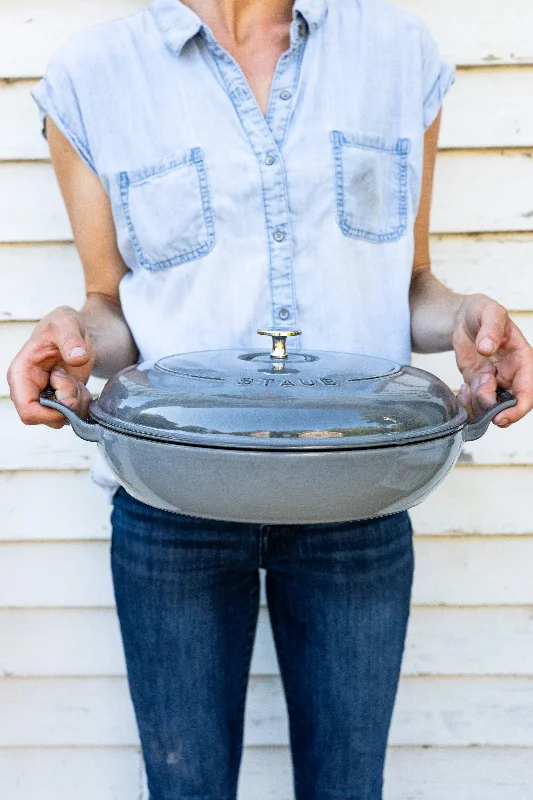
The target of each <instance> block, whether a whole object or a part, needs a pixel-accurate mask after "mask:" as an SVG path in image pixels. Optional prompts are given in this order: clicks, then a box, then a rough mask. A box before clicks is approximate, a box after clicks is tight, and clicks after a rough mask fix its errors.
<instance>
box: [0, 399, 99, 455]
mask: <svg viewBox="0 0 533 800" xmlns="http://www.w3.org/2000/svg"><path fill="white" fill-rule="evenodd" d="M0 430H2V431H3V437H2V438H3V447H2V448H1V450H0V471H2V470H20V469H36V470H40V469H49V468H50V467H52V466H53V467H54V468H55V469H67V470H72V469H87V468H88V467H89V466H90V464H91V462H92V460H93V459H94V458H95V457H96V455H97V448H96V445H92V444H91V443H90V442H84V441H82V440H81V439H79V438H78V437H77V436H76V435H75V434H74V432H73V431H72V429H71V428H70V427H69V426H65V427H64V428H61V430H53V429H52V428H48V427H46V426H45V425H36V426H32V425H23V424H22V422H21V421H20V419H19V417H18V415H17V412H16V410H15V406H14V405H13V403H12V402H11V401H10V400H7V399H3V400H2V399H0Z"/></svg>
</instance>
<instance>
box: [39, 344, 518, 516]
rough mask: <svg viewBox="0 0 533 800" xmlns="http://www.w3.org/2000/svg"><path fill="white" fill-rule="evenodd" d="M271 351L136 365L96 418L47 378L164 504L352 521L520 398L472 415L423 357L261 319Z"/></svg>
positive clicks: (93, 434)
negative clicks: (291, 339)
mask: <svg viewBox="0 0 533 800" xmlns="http://www.w3.org/2000/svg"><path fill="white" fill-rule="evenodd" d="M259 333H263V334H266V335H270V336H272V337H273V348H272V352H269V351H267V350H264V351H263V350H257V351H254V352H249V351H246V350H214V351H205V352H198V353H188V354H185V355H175V356H169V357H167V358H163V359H161V360H160V361H157V362H156V363H142V364H139V365H137V366H133V367H129V368H128V369H125V370H123V371H122V372H120V373H118V375H116V376H115V377H114V378H111V380H109V381H108V382H107V384H106V386H105V387H104V389H103V391H102V394H101V395H100V397H99V398H98V400H94V401H93V403H92V404H91V406H90V410H89V414H90V420H89V421H85V420H83V419H81V418H80V417H79V416H78V415H77V414H75V413H74V412H73V411H71V410H70V409H68V408H67V407H66V406H64V405H63V404H61V403H59V402H57V401H56V400H54V399H53V392H50V391H48V392H45V393H43V395H42V397H41V403H42V404H43V405H45V406H49V407H50V408H55V409H57V410H58V411H61V412H62V413H63V414H64V415H65V417H66V418H67V419H68V421H69V422H70V424H71V426H72V428H73V430H74V432H75V433H76V434H77V435H78V436H80V437H81V438H82V439H86V440H87V441H90V442H97V443H98V447H99V448H100V451H101V452H102V454H103V456H104V458H105V459H106V461H107V463H108V464H109V466H110V467H111V469H112V471H113V472H114V474H115V475H116V477H117V479H118V480H119V482H120V483H121V484H122V485H123V486H124V487H125V489H126V490H127V491H128V492H129V493H130V494H131V495H133V496H134V497H136V498H137V499H139V500H142V501H143V502H145V503H148V504H149V505H151V506H155V507H156V508H161V509H165V510H169V511H174V512H179V513H182V514H189V515H192V516H196V517H207V518H211V519H220V520H234V521H236V522H255V523H270V524H302V523H324V522H341V521H346V520H357V519H367V518H370V517H376V516H382V515H385V514H392V513H394V512H396V511H403V510H406V509H408V508H411V507H412V506H414V505H416V504H417V503H420V502H421V501H422V500H424V498H426V497H427V496H428V495H429V494H430V492H432V491H433V490H434V489H435V488H436V486H437V485H438V484H439V483H440V482H441V481H442V479H443V478H444V477H445V475H446V474H447V472H448V471H449V470H450V469H451V468H452V467H453V465H454V464H455V462H456V461H457V458H458V457H459V452H460V450H461V445H462V443H463V442H464V441H470V440H472V439H478V438H479V437H480V436H482V435H483V434H484V433H485V431H486V430H487V428H488V426H489V424H490V422H491V420H492V419H493V417H494V416H495V415H496V414H497V413H498V412H500V411H502V410H503V409H505V408H509V407H510V406H512V405H515V403H516V400H514V398H513V397H512V396H511V395H510V394H508V393H506V392H502V393H500V397H499V400H500V401H501V402H499V403H498V405H496V406H494V408H491V409H490V410H489V411H487V413H486V414H484V415H483V416H482V417H481V418H480V419H479V420H477V421H475V422H473V423H469V422H468V420H467V414H466V411H465V410H464V408H463V407H462V406H461V405H459V403H458V402H457V399H456V397H455V395H454V394H453V392H452V391H451V390H450V389H449V388H448V387H447V386H446V384H444V383H443V382H442V381H440V380H439V379H438V378H436V377H435V376H434V375H432V374H430V373H429V372H425V371H424V370H420V369H416V368H413V367H408V366H400V365H398V364H395V363H393V362H391V361H386V360H383V359H380V358H372V357H368V356H362V355H354V354H348V353H334V352H326V351H315V352H304V351H301V350H295V351H292V352H287V351H286V347H285V343H286V338H287V336H295V335H297V334H298V333H299V331H259Z"/></svg>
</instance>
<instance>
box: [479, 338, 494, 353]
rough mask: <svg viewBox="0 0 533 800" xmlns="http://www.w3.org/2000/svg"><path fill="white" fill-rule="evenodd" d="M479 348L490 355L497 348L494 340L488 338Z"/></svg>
mask: <svg viewBox="0 0 533 800" xmlns="http://www.w3.org/2000/svg"><path fill="white" fill-rule="evenodd" d="M479 346H480V347H481V349H482V350H487V351H488V352H489V353H492V352H493V350H494V349H495V347H496V345H495V344H494V342H493V341H492V339H489V338H488V337H487V336H486V337H485V338H484V339H482V340H481V341H480V343H479Z"/></svg>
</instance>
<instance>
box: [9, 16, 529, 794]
mask: <svg viewBox="0 0 533 800" xmlns="http://www.w3.org/2000/svg"><path fill="white" fill-rule="evenodd" d="M452 80H453V70H452V69H451V68H450V67H449V66H448V65H447V64H445V63H443V62H442V61H441V59H440V56H439V54H438V51H437V48H436V46H435V44H434V42H433V40H432V38H431V36H430V35H429V33H428V31H427V29H426V28H425V26H424V25H423V24H422V23H421V22H420V21H419V20H417V19H416V18H414V17H412V16H410V15H408V14H406V13H405V12H403V11H401V10H399V9H397V8H395V7H394V6H389V5H387V4H384V3H381V2H378V1H377V0H297V2H295V3H293V2H292V1H291V0H270V2H268V3H265V2H261V0H187V1H186V2H184V3H181V2H179V1H178V0H154V1H153V2H152V3H151V4H150V6H149V7H148V8H146V9H144V10H142V11H140V12H139V13H137V14H134V15H132V16H130V17H127V18H125V19H121V20H117V21H114V22H110V23H106V24H104V25H101V26H97V27H95V28H92V29H89V30H87V31H84V32H82V33H80V34H78V35H76V36H75V37H74V38H73V39H72V40H71V41H70V42H69V43H67V45H65V46H64V47H63V48H62V49H61V50H60V52H59V53H58V54H57V55H56V57H55V58H54V60H53V61H52V63H51V65H50V67H49V69H48V72H47V75H46V78H45V79H43V80H42V81H41V82H40V83H39V85H38V86H37V88H36V89H35V91H34V98H35V99H36V101H37V103H38V104H39V107H40V109H41V114H42V117H43V119H44V120H45V122H46V132H47V136H48V141H49V145H50V152H51V157H52V163H53V166H54V169H55V171H56V174H57V177H58V181H59V184H60V187H61V191H62V193H63V198H64V201H65V204H66V207H67V210H68V213H69V217H70V221H71V224H72V228H73V231H74V237H75V240H76V245H77V247H78V250H79V253H80V256H81V260H82V263H83V267H84V271H85V278H86V288H87V301H86V303H85V305H84V307H83V309H82V310H81V311H80V312H79V313H78V312H76V311H75V310H73V309H71V308H66V307H62V308H59V309H56V310H55V311H52V312H51V314H49V315H47V316H46V317H45V318H44V319H43V320H42V321H41V322H40V323H39V325H38V326H37V327H36V329H35V332H34V333H33V335H32V337H31V339H30V340H29V342H28V343H27V344H26V345H25V346H24V347H23V349H22V350H21V352H20V353H19V354H18V356H17V357H16V358H15V360H14V362H13V364H12V366H11V368H10V372H9V381H10V386H11V391H12V397H13V400H14V402H15V405H16V407H17V410H18V412H19V414H20V416H21V418H22V420H23V421H24V422H26V423H27V424H40V423H43V424H46V425H49V426H51V427H54V428H60V427H61V426H62V425H63V424H64V419H63V417H62V416H61V415H60V414H58V413H57V412H54V411H51V410H48V409H43V408H42V407H41V406H40V405H39V402H38V398H39V392H40V391H41V390H42V389H44V388H45V386H46V385H47V384H48V382H49V381H50V383H51V385H52V386H53V388H54V389H55V390H56V394H57V397H58V398H59V399H60V400H62V402H64V403H66V404H67V405H69V406H70V407H72V408H75V409H77V410H78V411H80V412H81V413H86V412H87V408H88V404H89V402H90V395H89V393H88V391H87V389H86V388H85V383H86V381H87V379H88V377H89V374H90V373H91V372H92V373H93V374H96V375H99V376H102V377H108V376H110V375H112V374H114V373H115V372H117V371H118V370H119V369H121V368H123V367H125V366H127V365H129V364H131V363H133V362H135V361H136V360H137V359H139V358H140V359H142V360H147V359H150V360H152V359H155V358H159V357H160V356H163V355H167V354H169V353H174V352H186V351H193V350H202V349H217V348H227V347H229V348H233V347H249V346H251V345H252V344H255V343H256V339H255V336H256V333H255V332H256V330H257V328H258V327H260V326H261V325H263V326H267V327H268V326H274V327H283V328H295V327H299V328H302V329H303V336H302V337H301V343H297V344H296V346H302V347H305V348H322V349H332V350H345V351H353V352H363V353H367V354H370V355H378V356H384V357H387V358H391V359H393V360H395V361H399V362H401V363H407V362H408V361H409V358H410V354H411V348H412V347H413V348H414V349H415V350H418V351H424V352H434V351H440V350H447V349H451V348H452V347H453V348H455V352H456V355H457V361H458V365H459V367H460V369H461V370H462V372H463V375H464V379H465V384H464V386H463V387H462V389H461V394H460V397H461V401H462V402H463V404H464V405H465V406H466V407H467V408H468V409H469V411H470V412H471V413H473V414H476V413H479V411H480V410H481V409H484V408H486V407H488V406H490V405H493V404H494V402H495V391H496V387H497V386H501V387H504V388H505V389H510V390H511V391H513V393H514V394H515V395H516V397H517V400H518V403H517V405H516V407H515V408H513V409H511V410H508V411H505V412H503V413H501V414H499V415H498V417H496V419H495V422H496V424H498V425H500V427H507V426H508V425H510V424H512V423H514V422H516V421H517V420H518V419H520V418H521V417H523V416H524V414H526V413H527V412H528V411H529V410H530V409H531V407H532V405H533V355H532V351H531V348H530V347H529V345H528V344H527V342H526V341H525V339H524V337H523V336H522V334H521V333H520V331H519V330H518V329H517V328H516V326H515V325H514V323H512V322H511V320H510V319H509V317H508V314H507V312H506V311H505V309H503V308H502V307H501V306H500V305H499V304H498V303H496V302H495V301H493V300H491V299H489V298H487V297H485V296H482V295H470V296H461V295H457V294H454V293H453V292H450V291H448V290H447V289H446V288H445V287H444V286H443V285H442V284H440V283H439V281H438V280H437V279H436V278H434V277H433V275H432V274H431V270H430V257H429V236H428V228H429V216H430V201H431V189H432V181H433V168H434V162H435V155H436V150H437V139H438V132H439V119H440V108H441V104H442V100H443V97H444V95H445V93H446V91H447V90H448V88H449V86H450V84H451V83H452ZM95 477H96V479H97V480H99V481H100V482H101V483H107V484H109V485H111V488H112V491H113V492H115V490H116V485H113V484H112V482H111V478H110V476H109V475H107V476H106V475H104V473H103V472H102V470H101V468H100V469H99V471H98V474H97V475H96V476H95ZM112 523H113V535H112V570H113V578H114V586H115V596H116V600H117V608H118V613H119V618H120V623H121V630H122V636H123V641H124V648H125V653H126V660H127V667H128V677H129V682H130V689H131V694H132V698H133V702H134V706H135V711H136V715H137V721H138V725H139V731H140V736H141V740H142V747H143V753H144V757H145V761H146V767H147V773H148V782H149V788H150V797H151V800H171V798H172V800H176V799H177V798H187V800H192V798H195V799H196V800H207V798H209V800H215V798H216V800H222V799H224V800H231V798H235V794H236V783H237V774H238V768H239V762H240V756H241V746H242V718H243V707H244V698H245V690H246V683H247V677H248V670H249V663H250V654H251V648H252V642H253V637H254V631H255V625H256V620H257V611H258V602H259V589H258V586H259V583H258V567H260V566H261V567H264V568H265V569H266V571H267V595H268V604H269V610H270V616H271V620H272V625H273V630H274V637H275V642H276V647H277V652H278V658H279V663H280V669H281V674H282V678H283V684H284V689H285V695H286V699H287V705H288V712H289V720H290V736H291V748H292V757H293V765H294V777H295V791H296V797H297V798H298V800H334V799H335V800H338V799H340V798H341V797H342V798H343V800H349V799H351V798H353V800H355V799H356V798H357V800H378V799H379V798H380V797H381V793H382V774H383V762H384V756H385V748H386V742H387V735H388V729H389V723H390V718H391V713H392V708H393V704H394V698H395V694H396V688H397V681H398V675H399V670H400V661H401V656H402V650H403V644H404V637H405V630H406V624H407V618H408V611H409V598H410V590H411V579H412V566H413V563H412V546H411V527H410V522H409V518H408V516H407V514H403V513H402V514H396V515H393V516H390V517H386V518H383V519H379V520H369V521H364V522H359V523H344V524H338V525H309V526H307V525H306V526H296V527H291V526H289V527H282V526H266V525H242V524H241V525H240V524H229V523H217V522H212V521H207V520H202V519H197V518H187V517H184V516H180V515H173V514H169V513H166V512H162V511H158V510H156V509H153V508H151V507H149V506H146V505H144V504H142V503H140V502H138V501H136V500H134V499H133V498H131V497H129V496H128V495H127V494H126V492H125V491H124V490H122V489H119V490H118V491H116V492H115V493H114V509H113V515H112Z"/></svg>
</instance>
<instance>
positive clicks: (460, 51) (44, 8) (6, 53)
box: [0, 0, 533, 78]
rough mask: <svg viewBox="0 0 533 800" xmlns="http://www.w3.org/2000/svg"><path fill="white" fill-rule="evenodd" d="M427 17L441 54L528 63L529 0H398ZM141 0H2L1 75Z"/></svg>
mask: <svg viewBox="0 0 533 800" xmlns="http://www.w3.org/2000/svg"><path fill="white" fill-rule="evenodd" d="M397 2H398V4H399V5H401V6H402V7H403V8H406V9H407V10H409V11H411V12H413V13H415V14H416V15H418V16H420V17H422V18H423V19H425V20H426V22H427V23H428V25H429V26H430V28H431V29H432V31H433V34H434V36H435V37H436V38H437V40H438V42H439V44H440V46H441V51H442V53H443V56H444V57H446V58H447V59H449V60H451V61H452V62H455V63H459V64H498V63H501V64H517V63H518V64H519V63H532V62H533V46H532V44H531V37H530V36H529V31H531V29H532V27H533V9H532V7H531V4H530V3H529V0H509V3H508V4H507V5H506V7H505V14H503V13H502V8H501V3H500V2H499V0H469V2H468V3H466V4H465V3H462V4H460V3H459V0H453V2H451V3H447V4H445V5H443V4H442V3H441V2H439V0H397ZM143 5H146V3H145V2H143V0H48V1H47V2H43V0H24V2H21V0H3V3H2V17H3V18H2V26H0V76H1V77H9V78H12V77H35V76H39V75H41V74H43V72H44V70H45V69H46V65H47V63H48V61H49V60H50V58H51V56H52V54H53V53H54V52H55V51H56V50H57V48H58V47H59V46H60V44H62V43H63V42H64V41H66V39H68V38H69V37H70V36H71V35H72V34H73V33H74V32H76V31H78V30H81V29H82V28H86V27H88V26H89V25H93V24H96V23H98V22H103V21H104V20H108V19H113V18H115V17H119V16H123V15H125V14H128V13H131V12H132V11H134V10H136V9H138V8H140V7H142V6H143Z"/></svg>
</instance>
